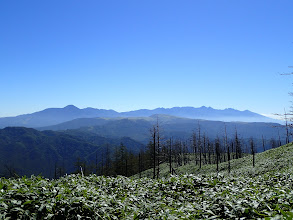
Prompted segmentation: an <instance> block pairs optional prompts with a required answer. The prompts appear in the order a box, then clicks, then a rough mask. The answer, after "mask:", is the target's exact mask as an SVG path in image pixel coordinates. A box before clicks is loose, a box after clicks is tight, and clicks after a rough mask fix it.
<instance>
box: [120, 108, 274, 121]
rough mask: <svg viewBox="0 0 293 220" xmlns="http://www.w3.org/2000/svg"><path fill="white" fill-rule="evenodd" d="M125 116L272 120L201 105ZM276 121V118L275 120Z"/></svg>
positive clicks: (137, 112)
mask: <svg viewBox="0 0 293 220" xmlns="http://www.w3.org/2000/svg"><path fill="white" fill-rule="evenodd" d="M121 114H122V116H126V117H133V116H134V117H137V116H140V117H142V116H145V117H148V116H151V115H153V114H165V115H172V116H178V117H185V118H193V119H205V120H218V121H244V122H272V121H274V120H273V119H271V118H268V117H265V116H263V115H260V114H257V113H254V112H251V111H248V110H245V111H238V110H235V109H232V108H228V109H224V110H218V109H213V108H211V107H205V106H202V107H200V108H193V107H173V108H156V109H154V110H147V109H142V110H137V111H130V112H123V113H121ZM275 121H276V120H275Z"/></svg>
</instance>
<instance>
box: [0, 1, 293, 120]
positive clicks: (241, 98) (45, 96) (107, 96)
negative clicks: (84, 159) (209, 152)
mask: <svg viewBox="0 0 293 220" xmlns="http://www.w3.org/2000/svg"><path fill="white" fill-rule="evenodd" d="M292 9H293V1H291V0H290V1H289V0H288V1H283V0H280V1H270V0H265V1H261V0H258V1H255V0H253V1H250V0H245V1H241V0H237V1H228V0H227V1H226V0H217V1H216V0H213V1H211V0H202V1H200V0H183V1H179V0H177V1H174V0H139V1H138V0H132V1H130V0H123V1H120V0H116V1H114V0H84V1H80V0H70V1H69V0H62V1H60V0H50V1H48V0H44V1H39V0H26V1H16V0H2V1H0V28H1V29H0V31H1V32H0V33H1V34H0V93H1V99H0V101H1V108H0V117H5V116H14V115H19V114H23V113H31V112H35V111H39V110H43V109H45V108H49V107H64V106H66V105H68V104H73V105H76V106H77V107H79V108H85V107H94V108H104V109H114V110H116V111H128V110H135V109H141V108H149V109H153V108H157V107H174V106H193V107H200V106H203V105H205V106H211V107H213V108H217V109H224V108H235V109H238V110H246V109H248V110H251V111H254V112H257V113H263V114H272V113H283V110H284V108H286V109H287V110H289V107H290V105H291V103H290V101H291V97H290V96H289V95H288V92H290V91H292V90H293V89H292V81H293V78H292V77H291V76H281V75H280V74H281V73H288V72H292V70H293V69H290V68H288V66H290V65H293V29H292V22H293V13H292Z"/></svg>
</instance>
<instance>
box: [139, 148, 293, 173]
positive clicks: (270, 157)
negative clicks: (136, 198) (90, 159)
mask: <svg viewBox="0 0 293 220" xmlns="http://www.w3.org/2000/svg"><path fill="white" fill-rule="evenodd" d="M230 164H231V175H236V176H237V175H243V176H247V175H249V176H256V175H259V174H264V173H266V172H274V171H285V170H288V171H289V172H290V171H293V169H292V167H293V143H290V144H287V145H283V146H281V147H278V148H275V149H270V150H267V151H265V152H262V153H258V154H256V155H255V167H253V166H252V155H249V156H246V157H243V158H240V159H237V160H236V159H234V160H231V161H230ZM175 170H176V173H177V174H179V175H180V174H212V173H216V165H215V164H213V165H204V166H202V168H201V169H199V166H196V165H195V164H194V163H193V162H191V163H190V164H187V165H183V166H181V167H176V168H175ZM219 172H220V173H222V174H225V175H226V174H227V173H228V162H225V163H220V164H219ZM141 175H142V177H149V178H151V177H152V175H153V170H152V169H149V170H146V171H144V172H142V174H141ZM169 175H170V174H169V165H168V164H162V165H161V166H160V177H168V176H169ZM137 177H138V175H135V178H137Z"/></svg>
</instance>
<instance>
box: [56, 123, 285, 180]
mask: <svg viewBox="0 0 293 220" xmlns="http://www.w3.org/2000/svg"><path fill="white" fill-rule="evenodd" d="M286 142H287V140H286ZM281 145H282V142H281V138H280V136H279V139H277V140H276V139H274V138H271V139H270V141H267V140H266V139H265V138H264V137H263V136H262V137H261V139H258V140H257V139H253V138H250V139H249V140H244V139H243V138H241V137H240V135H239V134H238V132H237V129H236V128H235V133H234V135H233V137H230V138H228V136H227V131H226V127H225V129H224V132H223V135H222V136H221V137H220V136H218V137H216V138H214V139H211V138H209V137H208V135H207V134H206V133H204V132H202V130H201V127H200V124H198V128H197V130H196V131H194V132H193V133H192V135H191V137H190V138H188V139H187V140H181V139H176V138H173V137H168V138H166V137H164V136H163V135H162V132H161V128H160V126H159V123H158V122H157V124H156V125H153V127H152V128H151V129H150V140H149V143H148V145H147V146H146V148H145V149H142V150H141V151H140V153H139V154H133V153H132V152H130V151H129V150H127V148H126V146H125V145H124V144H123V143H121V144H120V146H117V147H115V149H114V150H110V149H109V147H107V150H106V153H105V155H103V156H102V160H101V161H97V160H96V161H95V162H92V163H90V164H87V163H86V162H84V161H82V160H80V159H77V161H76V163H75V167H76V171H75V172H76V173H81V172H82V173H83V174H84V175H87V174H90V173H96V174H97V175H105V176H117V175H123V176H132V175H134V174H139V175H140V176H141V173H142V172H143V171H144V170H147V169H152V178H154V179H155V178H159V176H160V173H161V165H162V164H163V163H167V164H168V170H169V172H170V174H176V169H177V168H178V167H180V166H183V165H186V164H191V163H193V164H194V165H196V166H198V167H199V169H201V168H202V166H203V165H207V164H216V165H217V166H216V171H217V172H219V164H220V163H222V162H228V167H227V169H228V172H230V170H231V166H230V160H232V159H239V158H241V157H243V156H246V155H248V154H251V155H252V156H253V166H255V154H256V153H257V149H260V148H262V151H265V150H267V149H269V148H276V147H279V146H281ZM56 177H58V174H57V176H56Z"/></svg>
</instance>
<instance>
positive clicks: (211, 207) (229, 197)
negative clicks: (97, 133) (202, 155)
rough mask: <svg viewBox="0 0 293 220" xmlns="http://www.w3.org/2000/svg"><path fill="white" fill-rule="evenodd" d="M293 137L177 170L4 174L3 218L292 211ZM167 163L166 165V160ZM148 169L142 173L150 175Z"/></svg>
mask: <svg viewBox="0 0 293 220" xmlns="http://www.w3.org/2000/svg"><path fill="white" fill-rule="evenodd" d="M292 156H293V145H292V144H288V145H285V146H282V147H279V148H276V149H272V150H269V151H266V152H264V153H260V154H256V163H255V167H254V168H253V167H252V157H251V156H247V157H244V158H240V159H237V160H231V172H230V173H228V171H227V163H221V164H220V165H219V172H218V173H217V172H215V171H216V169H215V165H204V166H202V168H201V169H199V168H198V167H197V166H195V165H192V164H188V165H186V166H181V167H178V168H177V169H176V172H178V174H179V175H175V176H170V175H169V174H168V172H167V170H168V169H167V164H165V165H161V175H162V176H161V177H160V178H158V179H151V178H148V177H143V178H138V177H137V176H134V177H132V178H127V177H123V176H118V177H104V176H96V175H89V176H82V175H80V174H78V175H69V176H64V177H61V178H59V179H54V180H49V179H45V178H42V177H35V176H32V177H30V178H27V177H23V178H18V179H5V178H2V179H1V180H0V219H197V218H199V219H227V218H230V219H235V218H243V219H245V218H246V219H257V218H266V219H282V218H283V219H292V218H293V211H292V210H293V168H292V162H291V161H292V159H293V157H292ZM164 166H165V168H164ZM148 172H151V171H145V172H143V173H142V175H143V176H148Z"/></svg>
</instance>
